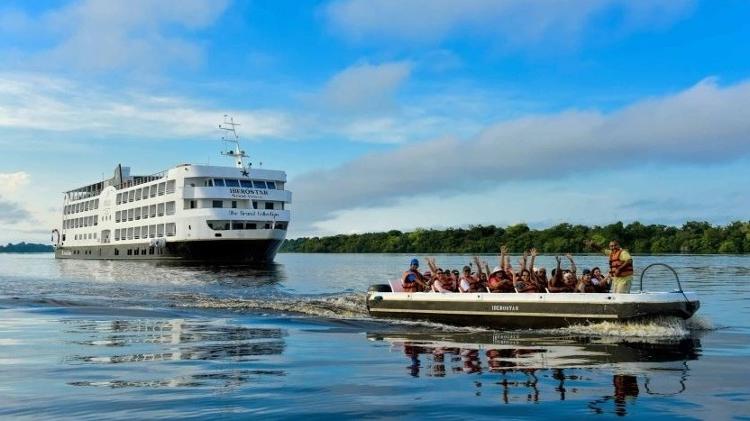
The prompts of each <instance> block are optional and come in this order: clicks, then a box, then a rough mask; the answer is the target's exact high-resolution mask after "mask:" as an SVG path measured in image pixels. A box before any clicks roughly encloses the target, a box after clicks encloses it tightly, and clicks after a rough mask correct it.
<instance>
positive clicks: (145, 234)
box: [141, 225, 148, 238]
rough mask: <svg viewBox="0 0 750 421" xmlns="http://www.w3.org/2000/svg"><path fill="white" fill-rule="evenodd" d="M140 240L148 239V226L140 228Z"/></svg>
mask: <svg viewBox="0 0 750 421" xmlns="http://www.w3.org/2000/svg"><path fill="white" fill-rule="evenodd" d="M141 238H148V225H144V226H142V227H141Z"/></svg>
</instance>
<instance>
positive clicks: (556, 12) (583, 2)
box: [324, 0, 693, 44]
mask: <svg viewBox="0 0 750 421" xmlns="http://www.w3.org/2000/svg"><path fill="white" fill-rule="evenodd" d="M692 4H693V1H692V0H673V1H668V2H654V1H650V0H579V1H576V2H573V3H571V2H570V1H566V0H338V1H334V2H332V3H330V4H328V5H327V6H326V7H325V10H324V12H325V15H326V17H327V18H328V21H329V22H330V24H331V26H332V27H333V29H334V30H335V31H338V32H340V33H342V34H343V35H344V36H346V37H347V38H349V39H353V40H358V41H362V40H374V41H376V42H380V41H382V40H383V39H389V40H396V41H406V42H417V43H432V42H438V41H441V40H442V39H444V38H446V37H448V36H451V35H457V34H460V35H464V34H472V35H485V34H488V35H490V36H493V37H498V38H500V39H502V40H503V41H505V42H507V43H510V44H529V43H537V42H541V41H547V42H550V41H551V42H558V43H559V42H565V41H569V40H571V39H573V40H575V39H576V38H578V37H579V36H580V35H581V33H582V32H583V31H584V30H585V29H586V28H587V27H588V26H589V25H591V24H592V22H594V21H595V20H596V19H597V18H600V17H601V16H602V15H604V14H606V13H617V14H618V16H620V19H617V20H613V21H610V22H608V23H609V24H610V27H612V25H613V24H619V26H620V28H619V29H620V30H634V29H637V28H639V27H642V26H652V25H663V24H665V23H669V22H671V21H673V20H676V19H677V18H679V17H681V16H683V15H684V14H685V13H686V12H687V11H689V10H690V9H691V6H692Z"/></svg>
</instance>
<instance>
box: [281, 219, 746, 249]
mask: <svg viewBox="0 0 750 421" xmlns="http://www.w3.org/2000/svg"><path fill="white" fill-rule="evenodd" d="M610 239H617V240H619V241H620V243H621V244H622V246H623V247H624V248H626V249H628V250H630V252H631V253H638V254H659V253H696V254H716V253H727V254H738V253H750V221H749V222H739V221H738V222H732V223H730V224H728V225H726V226H715V225H712V224H710V223H708V222H695V221H691V222H687V223H685V224H684V225H683V226H681V227H674V226H667V225H643V224H641V223H639V222H633V223H631V224H628V225H624V224H623V223H622V222H617V223H615V224H610V225H605V226H593V227H587V226H584V225H571V224H559V225H555V226H553V227H550V228H546V229H538V230H537V229H531V228H529V227H528V226H527V225H526V224H518V225H512V226H509V227H505V228H502V227H496V226H494V225H487V226H482V225H475V226H470V227H468V228H455V229H454V228H449V229H445V230H434V229H417V230H415V231H411V232H401V231H397V230H392V231H388V232H379V233H367V234H351V235H335V236H330V237H310V238H308V237H302V238H297V239H292V240H287V241H286V242H285V243H284V245H283V246H282V249H281V251H283V252H298V253H497V252H498V251H499V249H500V245H501V244H505V245H507V246H508V247H509V249H510V251H511V252H513V253H520V252H522V251H524V250H528V249H530V248H532V247H536V248H537V249H538V250H539V252H541V253H566V252H569V253H588V252H595V251H596V250H592V249H591V248H590V247H588V246H587V244H589V243H590V242H591V241H593V243H594V244H598V245H601V246H602V247H604V246H605V245H606V244H607V242H608V241H609V240H610Z"/></svg>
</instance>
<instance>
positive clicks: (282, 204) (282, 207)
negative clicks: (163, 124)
mask: <svg viewBox="0 0 750 421" xmlns="http://www.w3.org/2000/svg"><path fill="white" fill-rule="evenodd" d="M280 203H281V210H284V202H280Z"/></svg>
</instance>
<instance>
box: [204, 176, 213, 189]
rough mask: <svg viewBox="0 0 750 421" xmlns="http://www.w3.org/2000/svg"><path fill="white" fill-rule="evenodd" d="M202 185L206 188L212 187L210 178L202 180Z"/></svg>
mask: <svg viewBox="0 0 750 421" xmlns="http://www.w3.org/2000/svg"><path fill="white" fill-rule="evenodd" d="M203 185H204V186H206V187H213V186H214V181H213V180H211V179H210V178H209V179H208V180H203Z"/></svg>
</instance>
